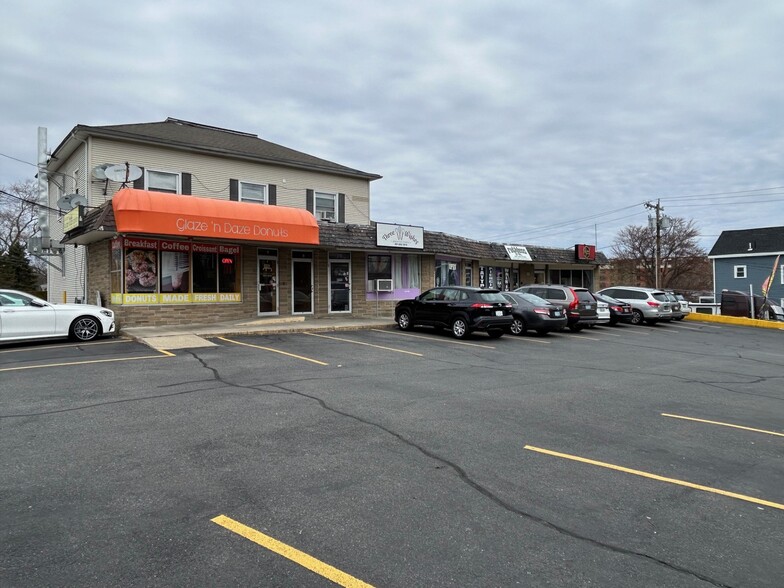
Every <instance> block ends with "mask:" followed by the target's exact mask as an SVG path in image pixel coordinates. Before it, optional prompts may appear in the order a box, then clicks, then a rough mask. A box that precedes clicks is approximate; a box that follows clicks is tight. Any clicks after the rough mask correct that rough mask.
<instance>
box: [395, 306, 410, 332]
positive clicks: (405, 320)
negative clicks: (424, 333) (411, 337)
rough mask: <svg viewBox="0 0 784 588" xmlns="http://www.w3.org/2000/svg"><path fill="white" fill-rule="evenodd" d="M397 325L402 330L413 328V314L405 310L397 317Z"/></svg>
mask: <svg viewBox="0 0 784 588" xmlns="http://www.w3.org/2000/svg"><path fill="white" fill-rule="evenodd" d="M397 325H398V326H399V327H400V330H401V331H408V330H409V329H410V328H411V315H410V314H408V312H406V311H405V310H404V311H403V312H401V313H400V316H398V317H397Z"/></svg>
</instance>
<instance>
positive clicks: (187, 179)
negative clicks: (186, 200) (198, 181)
mask: <svg viewBox="0 0 784 588" xmlns="http://www.w3.org/2000/svg"><path fill="white" fill-rule="evenodd" d="M180 181H181V183H182V186H180V188H181V190H180V193H181V194H185V195H188V194H190V193H191V174H187V173H185V172H182V174H181V180H180Z"/></svg>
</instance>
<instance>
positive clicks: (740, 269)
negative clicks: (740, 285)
mask: <svg viewBox="0 0 784 588" xmlns="http://www.w3.org/2000/svg"><path fill="white" fill-rule="evenodd" d="M735 277H736V278H745V277H746V266H745V265H736V266H735Z"/></svg>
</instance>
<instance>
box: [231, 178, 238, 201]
mask: <svg viewBox="0 0 784 588" xmlns="http://www.w3.org/2000/svg"><path fill="white" fill-rule="evenodd" d="M239 199H240V182H239V180H229V200H235V201H236V200H239Z"/></svg>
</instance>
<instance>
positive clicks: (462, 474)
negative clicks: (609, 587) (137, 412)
mask: <svg viewBox="0 0 784 588" xmlns="http://www.w3.org/2000/svg"><path fill="white" fill-rule="evenodd" d="M270 385H273V386H276V387H278V388H280V389H281V390H284V391H286V392H288V393H290V394H293V395H296V396H301V397H303V398H308V399H310V400H313V401H315V402H317V403H318V404H319V405H320V406H321V407H322V408H323V409H324V410H327V411H329V412H332V413H334V414H337V415H340V416H343V417H346V418H349V419H352V420H355V421H357V422H359V423H362V424H364V425H367V426H370V427H374V428H376V429H379V430H381V431H383V432H384V433H386V434H388V435H391V436H392V437H394V438H395V439H397V440H398V441H400V442H401V443H403V444H405V445H407V446H409V447H411V448H412V449H415V450H416V451H418V452H419V453H421V454H422V455H424V456H425V457H427V458H429V459H432V460H435V461H437V462H438V463H440V464H441V465H442V466H444V467H447V468H449V469H451V470H452V471H453V472H455V474H457V476H458V478H459V479H460V480H461V481H462V482H463V483H465V484H467V485H468V486H470V487H471V488H473V489H474V490H475V491H476V492H478V493H479V494H481V495H482V496H484V497H485V498H487V499H488V500H490V501H492V502H493V503H495V504H496V505H498V506H500V507H501V508H502V509H504V510H506V511H507V512H510V513H512V514H514V515H516V516H519V517H521V518H524V519H526V520H529V521H531V522H533V523H536V524H538V525H541V526H544V527H546V528H548V529H551V530H553V531H555V532H557V533H559V534H561V535H564V536H567V537H570V538H572V539H577V540H578V541H583V542H586V543H589V544H591V545H594V546H596V547H599V548H601V549H605V550H608V551H612V552H614V553H618V554H621V555H627V556H632V557H637V558H641V559H644V560H647V561H650V562H652V563H655V564H657V565H661V566H664V567H666V568H668V569H670V570H672V571H675V572H678V573H681V574H686V575H688V576H691V577H693V578H697V579H699V580H701V581H704V582H707V583H709V584H711V585H713V586H717V587H719V588H732V586H731V585H729V584H724V583H722V582H719V581H718V580H715V579H713V578H710V577H709V576H706V575H704V574H701V573H699V572H696V571H694V570H690V569H688V568H685V567H683V566H679V565H677V564H673V563H671V562H668V561H665V560H663V559H659V558H657V557H654V556H652V555H648V554H647V553H642V552H639V551H633V550H631V549H626V548H624V547H620V546H618V545H613V544H611V543H606V542H603V541H599V540H597V539H594V538H592V537H588V536H586V535H582V534H580V533H577V532H575V531H572V530H570V529H567V528H566V527H562V526H560V525H556V524H555V523H552V522H550V521H548V520H546V519H544V518H542V517H539V516H536V515H534V514H531V513H528V512H526V511H524V510H522V509H520V508H517V507H516V506H514V505H512V504H510V503H509V502H507V501H505V500H504V499H502V498H501V497H499V496H498V495H496V494H494V493H493V492H491V491H490V490H489V489H487V488H486V487H484V486H483V485H482V484H480V483H479V482H477V481H476V480H474V479H473V478H472V477H471V476H470V475H469V474H468V472H466V471H465V470H464V469H463V468H462V467H460V466H459V465H458V464H457V463H455V462H453V461H450V460H448V459H446V458H445V457H442V456H440V455H438V454H436V453H434V452H433V451H430V450H429V449H427V448H426V447H423V446H422V445H420V444H418V443H416V442H414V441H412V440H411V439H408V438H406V437H404V436H403V435H401V434H400V433H398V432H396V431H393V430H392V429H390V428H388V427H386V426H384V425H382V424H380V423H377V422H374V421H371V420H368V419H365V418H362V417H360V416H357V415H355V414H351V413H349V412H346V411H343V410H340V409H338V408H335V407H333V406H330V405H329V404H328V403H327V402H326V401H325V400H323V399H322V398H319V397H318V396H313V395H312V394H307V393H305V392H301V391H299V390H295V389H293V388H288V387H286V386H284V385H283V383H278V384H270Z"/></svg>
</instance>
